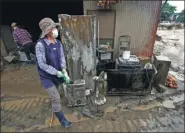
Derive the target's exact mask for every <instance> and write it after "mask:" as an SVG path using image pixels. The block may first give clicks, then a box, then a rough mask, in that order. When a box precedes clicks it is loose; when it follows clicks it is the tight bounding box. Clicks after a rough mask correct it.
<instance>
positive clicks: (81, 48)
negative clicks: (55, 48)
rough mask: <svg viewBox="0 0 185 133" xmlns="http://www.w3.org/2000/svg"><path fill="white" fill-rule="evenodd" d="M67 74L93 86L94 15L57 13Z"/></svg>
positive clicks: (87, 85) (73, 78)
mask: <svg viewBox="0 0 185 133" xmlns="http://www.w3.org/2000/svg"><path fill="white" fill-rule="evenodd" d="M58 17H59V22H60V24H61V26H62V27H61V32H60V33H61V35H60V36H61V40H62V43H63V47H64V51H65V55H66V57H67V65H68V69H69V76H70V77H71V79H72V80H76V79H85V81H86V87H91V88H93V87H94V85H93V80H92V78H93V76H95V73H96V69H95V68H96V67H95V66H96V64H95V59H96V56H95V49H96V48H95V46H96V44H95V41H94V38H95V34H94V26H95V25H94V20H95V17H94V16H70V15H66V14H60V15H58Z"/></svg>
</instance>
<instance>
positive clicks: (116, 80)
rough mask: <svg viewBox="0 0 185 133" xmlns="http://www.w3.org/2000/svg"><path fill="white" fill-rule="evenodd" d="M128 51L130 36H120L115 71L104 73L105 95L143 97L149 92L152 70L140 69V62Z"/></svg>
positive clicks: (129, 49)
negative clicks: (105, 76) (105, 81)
mask: <svg viewBox="0 0 185 133" xmlns="http://www.w3.org/2000/svg"><path fill="white" fill-rule="evenodd" d="M130 51H131V48H130V36H127V35H126V36H121V37H120V46H119V52H118V55H119V56H118V58H117V59H116V69H108V70H107V71H106V72H107V95H123V94H133V95H145V94H149V93H150V92H151V82H152V78H153V74H154V69H152V68H151V69H148V68H147V69H146V68H143V67H141V63H140V60H139V59H138V58H137V56H136V55H131V54H130Z"/></svg>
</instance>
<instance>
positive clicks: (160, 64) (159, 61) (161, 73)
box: [153, 56, 171, 85]
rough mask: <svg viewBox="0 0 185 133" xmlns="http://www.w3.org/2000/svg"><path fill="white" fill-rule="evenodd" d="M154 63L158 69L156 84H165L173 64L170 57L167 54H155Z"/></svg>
mask: <svg viewBox="0 0 185 133" xmlns="http://www.w3.org/2000/svg"><path fill="white" fill-rule="evenodd" d="M153 63H154V65H155V67H156V69H157V74H156V75H155V78H154V84H155V85H157V84H162V85H165V83H166V79H167V76H168V71H169V69H170V65H171V61H170V59H169V58H168V57H166V56H154V61H153Z"/></svg>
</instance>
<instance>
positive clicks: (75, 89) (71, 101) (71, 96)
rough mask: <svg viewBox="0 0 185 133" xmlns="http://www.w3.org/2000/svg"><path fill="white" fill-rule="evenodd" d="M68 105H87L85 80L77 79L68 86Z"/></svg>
mask: <svg viewBox="0 0 185 133" xmlns="http://www.w3.org/2000/svg"><path fill="white" fill-rule="evenodd" d="M67 99H68V106H69V107H72V106H80V105H86V104H87V101H86V94H85V80H75V81H74V84H69V85H68V86H67Z"/></svg>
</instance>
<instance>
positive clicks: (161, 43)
mask: <svg viewBox="0 0 185 133" xmlns="http://www.w3.org/2000/svg"><path fill="white" fill-rule="evenodd" d="M153 52H154V54H155V55H157V56H159V55H162V56H167V57H168V58H169V59H170V60H171V68H172V70H173V71H175V73H176V74H175V75H181V77H184V29H180V30H158V31H157V38H156V41H155V45H154V51H153ZM173 76H174V74H173ZM174 77H176V78H177V76H174Z"/></svg>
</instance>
